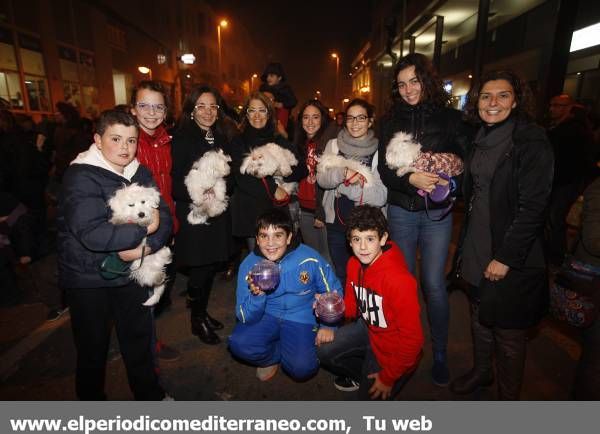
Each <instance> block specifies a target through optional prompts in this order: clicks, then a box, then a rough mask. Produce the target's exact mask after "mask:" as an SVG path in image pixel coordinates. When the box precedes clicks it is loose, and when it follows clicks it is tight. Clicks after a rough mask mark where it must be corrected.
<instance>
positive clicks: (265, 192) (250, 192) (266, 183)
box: [231, 92, 308, 252]
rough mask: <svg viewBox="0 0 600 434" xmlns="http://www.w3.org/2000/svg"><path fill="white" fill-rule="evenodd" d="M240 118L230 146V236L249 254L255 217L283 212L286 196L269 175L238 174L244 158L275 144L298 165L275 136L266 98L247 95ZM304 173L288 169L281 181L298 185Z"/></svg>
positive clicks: (300, 166) (299, 168)
mask: <svg viewBox="0 0 600 434" xmlns="http://www.w3.org/2000/svg"><path fill="white" fill-rule="evenodd" d="M242 112H243V113H244V115H245V116H244V118H243V119H242V124H241V130H242V132H241V134H239V135H238V136H236V137H235V138H234V139H233V140H232V142H231V158H232V160H233V161H232V163H231V173H232V175H233V178H234V180H235V191H234V194H233V196H232V198H231V213H232V219H233V235H234V236H235V237H239V238H244V239H245V240H246V242H247V245H248V249H249V250H250V252H252V251H253V250H254V246H255V244H256V239H255V235H256V220H257V218H258V216H260V215H261V214H263V213H264V212H265V211H268V210H269V209H271V208H274V207H282V208H285V209H286V210H287V208H288V203H289V200H290V195H289V193H288V192H286V190H284V189H283V188H282V187H280V186H278V184H277V183H276V182H275V178H274V177H273V176H271V175H269V176H265V177H264V178H257V177H255V176H253V175H250V174H247V173H244V174H242V173H241V172H240V167H241V165H242V163H243V161H244V158H246V156H247V155H248V154H249V153H250V151H251V150H252V149H254V148H257V147H259V146H262V145H265V144H267V143H275V144H276V145H279V146H280V147H282V148H284V149H287V150H289V151H291V152H292V153H293V154H294V155H295V157H296V159H297V160H298V161H302V158H300V156H299V154H298V151H297V149H296V147H295V146H294V145H292V144H291V143H290V142H288V141H287V140H286V139H285V138H283V137H282V136H280V135H277V133H276V129H275V122H276V121H277V119H276V118H275V112H274V109H273V105H272V103H271V101H270V100H269V98H267V97H266V96H265V95H264V94H262V93H261V92H254V93H252V94H251V95H250V97H249V98H248V100H247V101H246V104H245V105H244V108H243V110H242ZM307 174H308V170H307V168H306V165H305V164H297V165H295V166H292V173H291V174H290V175H289V176H286V177H284V178H283V181H284V182H286V183H291V182H299V181H300V180H301V179H302V178H305V177H306V175H307Z"/></svg>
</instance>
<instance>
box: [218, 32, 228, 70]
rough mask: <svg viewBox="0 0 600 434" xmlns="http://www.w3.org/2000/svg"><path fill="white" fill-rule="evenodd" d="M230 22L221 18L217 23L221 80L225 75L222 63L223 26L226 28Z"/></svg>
mask: <svg viewBox="0 0 600 434" xmlns="http://www.w3.org/2000/svg"><path fill="white" fill-rule="evenodd" d="M228 24H229V23H228V22H227V20H221V21H220V22H219V24H218V25H217V46H218V52H219V80H221V78H222V76H223V69H222V65H221V62H222V60H221V28H223V29H224V28H226V27H227V25H228Z"/></svg>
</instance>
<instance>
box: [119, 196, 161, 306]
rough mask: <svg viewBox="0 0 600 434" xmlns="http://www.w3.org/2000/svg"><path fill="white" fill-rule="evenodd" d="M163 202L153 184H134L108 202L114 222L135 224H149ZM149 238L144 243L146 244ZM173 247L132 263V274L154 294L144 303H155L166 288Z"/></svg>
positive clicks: (130, 275)
mask: <svg viewBox="0 0 600 434" xmlns="http://www.w3.org/2000/svg"><path fill="white" fill-rule="evenodd" d="M159 204H160V193H159V192H158V190H157V189H155V188H152V187H143V186H141V185H139V184H131V185H129V186H125V187H123V188H120V189H119V190H117V191H116V192H115V195H114V196H113V197H111V198H110V199H109V201H108V206H109V207H110V209H111V210H112V218H111V219H110V223H112V224H115V225H121V224H126V223H135V224H138V225H140V226H144V227H145V226H148V225H150V223H151V222H152V211H153V210H154V209H156V208H158V206H159ZM145 241H146V240H145V239H144V243H143V244H145ZM172 256H173V255H172V254H171V249H169V248H168V247H163V248H162V249H160V250H158V251H157V252H155V253H152V254H150V255H146V256H144V257H142V258H140V259H136V260H135V261H133V262H132V263H131V267H130V274H129V277H130V278H131V279H133V280H135V281H136V282H137V283H139V284H140V285H141V286H149V287H152V288H153V289H154V293H153V294H152V296H151V297H150V298H148V300H146V301H145V302H144V306H154V305H155V304H156V303H158V300H160V297H161V296H162V294H163V292H164V291H165V282H166V280H167V273H166V271H165V267H166V266H167V264H170V263H171V260H172Z"/></svg>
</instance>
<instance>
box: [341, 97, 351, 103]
mask: <svg viewBox="0 0 600 434" xmlns="http://www.w3.org/2000/svg"><path fill="white" fill-rule="evenodd" d="M342 102H343V103H344V104H347V103H349V102H350V100H349V99H348V98H344V99H343V100H342Z"/></svg>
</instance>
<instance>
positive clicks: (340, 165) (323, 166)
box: [317, 153, 373, 185]
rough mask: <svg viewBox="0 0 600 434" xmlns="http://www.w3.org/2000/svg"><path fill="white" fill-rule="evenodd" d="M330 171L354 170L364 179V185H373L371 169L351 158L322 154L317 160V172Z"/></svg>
mask: <svg viewBox="0 0 600 434" xmlns="http://www.w3.org/2000/svg"><path fill="white" fill-rule="evenodd" d="M331 169H350V170H354V171H355V172H357V173H358V174H359V175H361V176H362V177H363V178H364V180H365V184H367V185H373V174H372V173H371V169H370V168H368V167H367V166H365V165H364V164H362V163H361V162H360V161H358V160H354V159H352V158H344V157H342V156H341V155H337V154H333V153H324V154H323V155H321V157H320V158H319V163H318V164H317V172H321V173H324V172H328V171H329V170H331Z"/></svg>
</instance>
